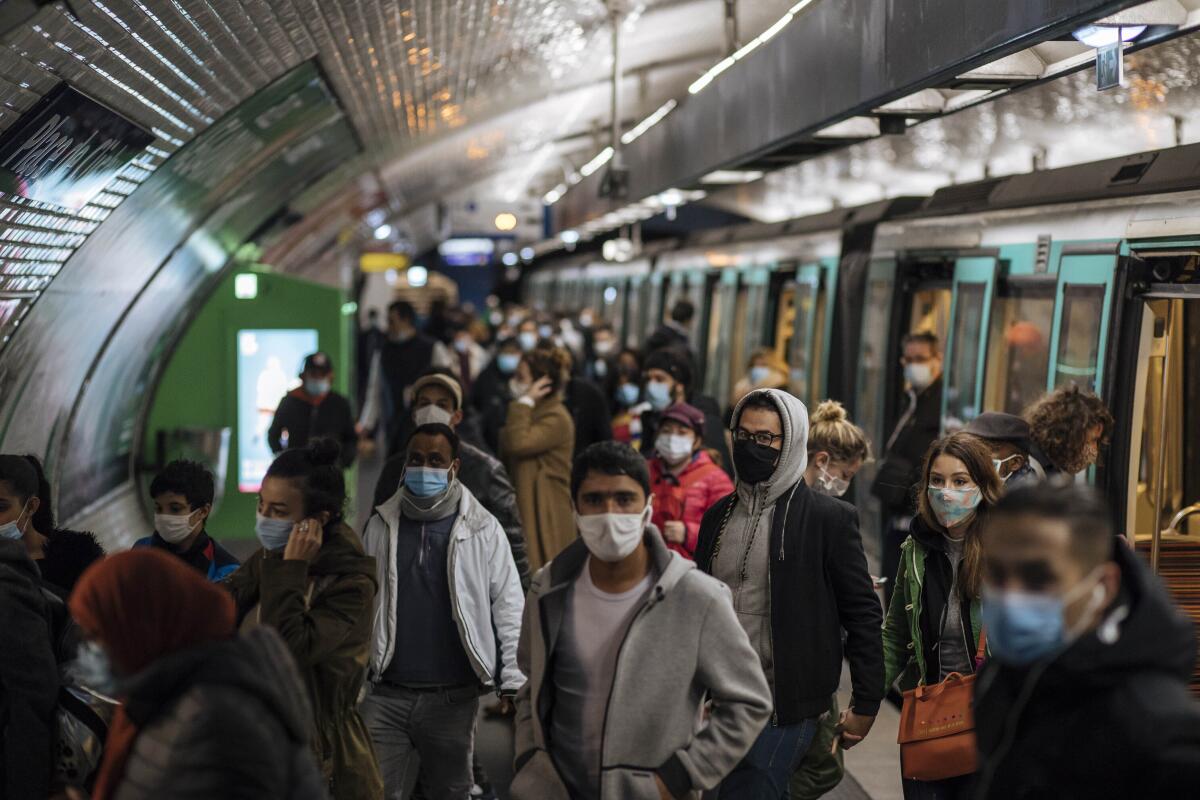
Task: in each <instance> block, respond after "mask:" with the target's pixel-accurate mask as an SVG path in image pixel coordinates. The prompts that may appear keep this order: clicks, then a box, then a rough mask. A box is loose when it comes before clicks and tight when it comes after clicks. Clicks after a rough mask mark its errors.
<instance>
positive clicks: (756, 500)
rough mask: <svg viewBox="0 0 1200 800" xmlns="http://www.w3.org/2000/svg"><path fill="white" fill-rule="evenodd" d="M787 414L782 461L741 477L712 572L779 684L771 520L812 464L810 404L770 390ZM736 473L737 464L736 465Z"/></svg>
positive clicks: (736, 415) (738, 411)
mask: <svg viewBox="0 0 1200 800" xmlns="http://www.w3.org/2000/svg"><path fill="white" fill-rule="evenodd" d="M769 394H770V397H771V400H773V401H774V403H775V407H776V408H777V409H778V411H779V416H780V418H781V419H782V420H783V450H781V451H780V454H779V464H778V465H777V466H776V467H775V472H774V474H773V475H771V477H770V478H769V479H767V480H766V481H764V482H762V483H760V484H757V485H755V486H751V485H750V484H748V483H745V482H744V481H742V480H741V479H738V480H737V483H736V485H735V490H736V492H737V496H738V503H737V504H736V505H735V506H734V508H733V513H732V514H731V515H730V517H729V522H728V523H727V524H726V526H725V535H724V537H723V538H722V542H721V547H720V549H719V550H718V551H717V553H716V554H715V555H714V557H713V564H712V575H713V577H714V578H716V579H717V580H719V581H722V582H724V583H725V585H726V586H728V587H729V589H730V590H731V591H732V592H733V608H734V610H735V611H736V612H737V616H738V621H739V622H741V623H742V627H743V628H745V630H746V635H747V636H749V637H750V644H751V645H752V646H753V647H754V652H756V653H758V658H759V660H760V661H761V662H762V667H763V672H764V673H765V674H766V676H767V682H768V683H770V684H771V685H772V686H774V685H775V671H774V666H775V665H774V653H773V652H772V637H771V581H770V577H769V573H768V570H767V565H768V564H769V563H770V554H769V553H768V551H769V549H770V542H771V525H772V523H773V521H774V519H775V501H776V500H778V499H779V498H780V497H782V496H783V494H784V492H786V491H788V490H789V489H791V488H792V487H793V486H795V485H796V482H797V481H799V480H801V479H802V478H803V477H804V470H805V469H807V468H808V410H807V409H806V408H805V407H804V403H802V402H800V400H799V399H798V398H796V397H794V396H792V395H790V394H788V393H787V392H782V391H772V392H769ZM745 401H746V398H743V399H742V400H741V402H739V403H738V404H737V406H736V407H735V408H734V410H733V425H732V427H733V428H735V429H736V428H737V425H738V422H739V420H741V417H742V407H743V406H744V405H745ZM734 476H735V477H736V476H737V465H736V463H735V465H734Z"/></svg>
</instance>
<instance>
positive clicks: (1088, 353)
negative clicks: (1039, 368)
mask: <svg viewBox="0 0 1200 800" xmlns="http://www.w3.org/2000/svg"><path fill="white" fill-rule="evenodd" d="M1104 289H1105V287H1103V286H1097V285H1095V284H1083V283H1074V284H1073V283H1068V284H1065V285H1064V286H1063V293H1062V304H1063V309H1062V327H1061V329H1060V330H1059V334H1058V364H1057V368H1056V370H1055V375H1054V385H1055V386H1062V385H1064V384H1069V383H1076V384H1078V385H1079V387H1080V388H1082V389H1087V390H1088V391H1095V389H1096V367H1097V365H1098V363H1099V359H1100V326H1101V325H1102V324H1103V322H1104Z"/></svg>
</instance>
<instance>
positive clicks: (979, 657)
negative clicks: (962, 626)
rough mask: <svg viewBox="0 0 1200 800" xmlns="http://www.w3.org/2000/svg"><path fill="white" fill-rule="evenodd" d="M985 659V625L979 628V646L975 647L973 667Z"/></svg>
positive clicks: (977, 666) (977, 667) (976, 666)
mask: <svg viewBox="0 0 1200 800" xmlns="http://www.w3.org/2000/svg"><path fill="white" fill-rule="evenodd" d="M986 659H987V626H984V627H982V628H980V629H979V647H977V648H975V669H979V665H980V664H982V663H983V662H984V661H985V660H986Z"/></svg>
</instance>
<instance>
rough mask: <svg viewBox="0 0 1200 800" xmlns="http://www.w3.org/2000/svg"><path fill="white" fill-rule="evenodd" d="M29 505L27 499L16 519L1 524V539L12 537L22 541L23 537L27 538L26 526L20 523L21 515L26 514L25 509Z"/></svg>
mask: <svg viewBox="0 0 1200 800" xmlns="http://www.w3.org/2000/svg"><path fill="white" fill-rule="evenodd" d="M28 507H29V502H28V501H26V503H25V505H23V506H21V513H20V514H18V515H17V518H16V519H15V520H13V521H12V522H6V523H4V524H3V525H0V540H3V539H12V540H14V541H20V540H21V539H23V538H25V526H24V525H20V524H18V523H20V522H21V517H23V516H25V509H26V508H28ZM25 522H26V523H28V522H29V520H28V519H26V520H25Z"/></svg>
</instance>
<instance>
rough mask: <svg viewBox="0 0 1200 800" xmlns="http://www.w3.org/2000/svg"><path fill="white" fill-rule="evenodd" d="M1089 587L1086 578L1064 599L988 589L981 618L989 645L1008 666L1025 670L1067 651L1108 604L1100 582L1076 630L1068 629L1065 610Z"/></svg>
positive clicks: (1046, 595)
mask: <svg viewBox="0 0 1200 800" xmlns="http://www.w3.org/2000/svg"><path fill="white" fill-rule="evenodd" d="M1093 574H1095V573H1094V572H1093ZM1089 579H1090V576H1089ZM1087 585H1088V579H1085V580H1084V581H1083V582H1082V583H1081V584H1079V586H1077V587H1075V588H1074V589H1072V590H1071V591H1069V592H1067V593H1066V594H1065V595H1061V596H1060V595H1053V594H1041V593H1037V592H1020V591H997V590H995V589H989V588H988V587H987V586H984V587H983V608H982V617H981V618H982V621H983V625H984V627H985V628H987V636H988V646H989V648H990V649H991V651H992V653H993V654H994V655H995V656H996V658H997V659H999V660H1000V661H1002V662H1004V663H1005V664H1012V665H1013V666H1018V667H1022V666H1027V665H1029V664H1032V663H1033V662H1035V661H1040V660H1042V659H1044V658H1049V657H1051V656H1053V655H1055V654H1057V653H1059V652H1061V651H1062V650H1065V649H1066V648H1067V647H1069V646H1070V644H1071V643H1072V642H1073V641H1075V639H1077V638H1078V637H1079V634H1080V632H1081V631H1082V630H1084V629H1086V628H1087V626H1088V625H1089V624H1090V623H1091V621H1092V616H1093V615H1094V614H1095V613H1096V611H1097V610H1098V609H1099V607H1100V606H1101V605H1103V604H1104V595H1105V593H1104V586H1103V585H1102V584H1100V583H1096V584H1094V585H1093V587H1092V599H1091V600H1090V601H1089V603H1088V607H1087V608H1086V609H1084V612H1083V615H1082V616H1081V617H1080V623H1079V625H1078V626H1077V628H1076V630H1074V631H1069V630H1067V627H1066V622H1065V619H1064V617H1063V611H1064V610H1065V609H1066V607H1067V606H1068V605H1069V604H1070V603H1072V602H1074V600H1075V598H1076V597H1078V596H1079V592H1080V591H1081V590H1083V591H1086V588H1087Z"/></svg>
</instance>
